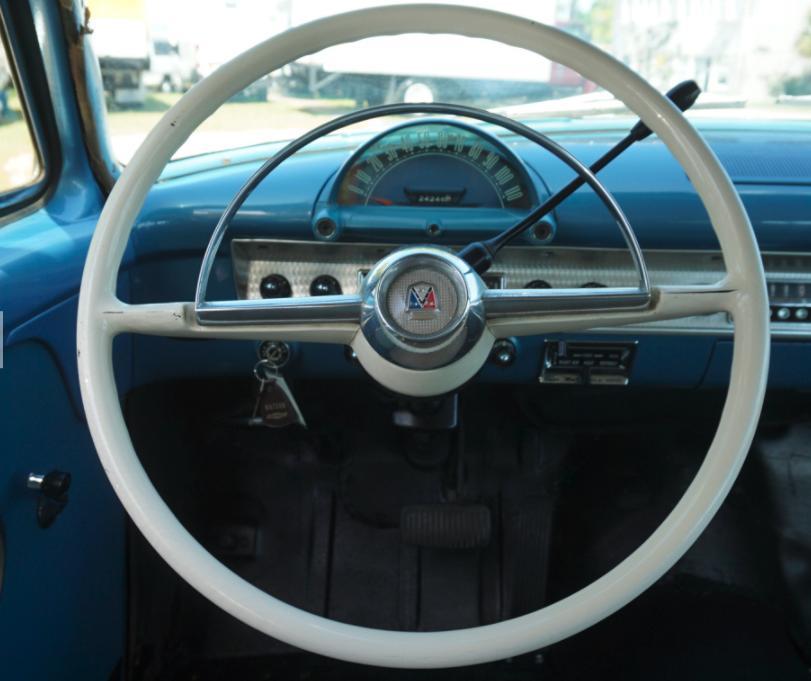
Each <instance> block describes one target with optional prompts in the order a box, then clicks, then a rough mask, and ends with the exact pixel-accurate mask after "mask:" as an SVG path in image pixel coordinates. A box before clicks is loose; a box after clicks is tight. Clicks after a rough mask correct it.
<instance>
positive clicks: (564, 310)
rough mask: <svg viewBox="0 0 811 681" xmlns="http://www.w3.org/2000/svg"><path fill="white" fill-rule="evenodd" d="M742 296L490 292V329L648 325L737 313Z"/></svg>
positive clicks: (693, 289)
mask: <svg viewBox="0 0 811 681" xmlns="http://www.w3.org/2000/svg"><path fill="white" fill-rule="evenodd" d="M737 293H738V292H737V291H736V290H735V289H734V288H730V287H728V286H725V285H723V284H721V285H714V286H659V287H654V288H653V289H651V291H650V292H648V291H645V290H642V289H637V288H601V289H543V290H530V289H527V290H523V289H515V290H509V289H507V290H488V291H487V292H486V293H485V294H484V296H483V300H484V305H485V314H486V319H487V326H488V328H489V329H490V331H491V332H492V333H493V335H494V336H496V337H504V336H530V335H536V334H542V333H553V332H561V331H586V330H589V329H595V328H606V327H614V326H626V325H629V324H644V323H647V322H655V321H663V320H667V319H680V318H682V317H693V316H698V315H708V314H714V313H717V312H732V310H733V308H734V304H735V297H736V295H737Z"/></svg>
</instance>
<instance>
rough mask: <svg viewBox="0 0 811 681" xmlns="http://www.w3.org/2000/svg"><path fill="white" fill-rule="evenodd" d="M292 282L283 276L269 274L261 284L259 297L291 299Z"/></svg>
mask: <svg viewBox="0 0 811 681" xmlns="http://www.w3.org/2000/svg"><path fill="white" fill-rule="evenodd" d="M291 293H292V289H291V288H290V282H289V281H287V279H285V278H284V277H283V276H282V275H281V274H269V275H268V276H266V277H265V278H264V279H262V281H260V282H259V295H260V296H262V297H263V298H289V297H290V294H291Z"/></svg>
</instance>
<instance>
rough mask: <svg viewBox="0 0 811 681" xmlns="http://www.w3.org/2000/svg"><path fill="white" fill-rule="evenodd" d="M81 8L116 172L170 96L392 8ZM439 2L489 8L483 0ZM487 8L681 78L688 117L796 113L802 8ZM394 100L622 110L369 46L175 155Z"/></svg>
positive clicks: (805, 63)
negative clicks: (689, 94)
mask: <svg viewBox="0 0 811 681" xmlns="http://www.w3.org/2000/svg"><path fill="white" fill-rule="evenodd" d="M445 1H446V2H448V0H445ZM450 1H451V2H453V1H454V0H450ZM87 4H88V7H89V9H90V12H91V28H92V30H93V33H92V40H93V46H94V50H95V53H96V56H97V58H98V60H99V66H100V70H101V74H102V80H103V84H104V90H105V96H106V102H107V111H108V119H109V120H108V122H109V130H110V135H111V138H112V146H113V150H114V153H115V154H116V156H117V157H118V160H120V161H121V162H123V163H126V162H127V161H128V160H129V159H130V158H131V156H132V154H133V153H134V152H135V149H137V148H138V146H139V145H140V143H141V141H142V140H143V138H144V137H145V136H146V134H147V132H148V131H149V130H150V129H151V128H152V126H153V125H154V124H155V123H156V122H157V120H158V119H159V118H160V116H162V115H163V113H164V112H165V111H166V110H167V109H168V108H169V107H170V106H171V105H172V104H173V103H174V102H175V101H177V99H178V98H179V97H180V96H181V95H182V93H183V92H184V91H185V90H187V89H188V88H189V87H191V86H192V85H193V84H194V83H195V82H196V81H197V80H199V79H200V78H203V77H205V76H206V75H208V74H209V73H211V72H212V71H214V70H215V69H216V68H218V67H219V66H220V65H222V64H224V63H225V62H226V61H228V60H229V59H231V58H232V57H234V56H236V55H237V54H239V53H240V52H241V51H243V50H245V49H246V48H247V47H249V46H251V45H253V44H255V43H257V42H259V41H261V40H263V39H265V38H267V37H270V36H272V35H274V34H277V33H280V32H282V31H284V30H286V29H288V28H290V27H292V26H296V25H299V24H302V23H305V22H308V21H311V20H313V19H317V18H320V17H323V16H327V15H330V14H335V13H338V12H343V11H348V10H353V9H359V8H362V7H368V6H373V5H381V4H395V3H387V2H385V1H381V0H328V1H327V0H88V2H87ZM454 4H465V5H474V6H481V7H493V3H492V2H490V1H489V0H464V2H462V1H461V0H459V1H458V2H454ZM497 7H498V9H499V10H502V11H505V12H510V13H513V14H517V15H521V16H524V17H527V18H529V19H532V20H535V21H540V22H543V23H546V24H551V25H554V26H557V27H559V28H562V29H564V30H566V31H569V32H570V33H573V34H575V35H577V36H579V37H581V38H583V39H585V40H588V41H590V42H592V43H594V44H596V45H597V46H599V47H601V48H603V49H605V50H607V51H608V52H610V53H611V54H613V55H614V56H615V57H617V58H619V59H621V60H622V61H623V62H625V63H626V64H628V65H629V66H630V67H631V68H633V69H635V70H636V71H638V72H639V73H640V74H641V75H642V76H643V77H645V78H646V79H648V80H649V81H650V82H651V83H652V84H653V85H655V86H656V87H658V88H660V89H662V90H666V89H668V88H669V87H670V86H672V85H673V84H675V83H676V82H678V81H680V80H684V79H686V78H693V79H695V80H696V81H697V82H698V83H699V85H700V86H701V88H702V90H703V94H702V96H701V98H700V99H699V102H698V104H697V105H696V107H695V108H694V110H693V111H691V112H690V115H691V116H693V117H721V118H724V119H751V118H758V119H767V120H771V119H806V118H808V115H809V113H811V0H792V2H780V3H775V2H774V0H501V1H500V2H499V3H498V4H497ZM404 101H405V102H425V101H429V102H430V101H444V102H454V103H460V104H468V105H473V106H479V107H483V108H486V109H495V110H499V111H501V112H502V113H507V114H508V115H511V116H513V117H515V118H518V119H522V120H524V121H533V122H535V121H537V122H540V121H544V120H549V119H569V118H591V117H600V118H605V117H610V116H619V115H627V112H626V111H625V110H624V108H623V107H622V106H621V105H620V104H619V103H618V102H616V101H615V100H614V99H613V98H612V97H611V96H610V95H608V93H606V92H603V91H601V90H600V89H599V88H597V87H596V86H595V85H594V84H593V83H591V82H589V81H587V80H585V79H584V78H583V77H581V76H580V75H579V74H578V73H575V72H574V71H572V70H571V69H568V68H566V67H564V66H561V65H560V64H553V63H550V62H549V61H547V60H544V59H542V58H540V57H538V56H537V55H535V54H532V53H529V52H527V51H524V50H519V49H515V48H510V47H507V46H504V45H500V44H497V43H493V42H491V41H486V40H474V39H470V38H463V37H459V36H446V35H437V36H427V35H403V36H394V37H385V38H371V39H368V40H365V41H360V42H356V43H351V44H346V45H339V46H336V47H333V48H330V49H328V50H324V51H323V52H320V53H317V54H314V55H310V56H308V57H305V58H303V59H301V60H299V61H298V62H295V63H293V64H290V65H288V66H286V67H284V68H282V69H280V70H279V71H276V72H274V73H272V74H269V75H268V77H266V78H263V79H261V80H260V81H258V82H256V83H254V84H252V85H251V86H250V87H248V88H246V89H245V90H243V91H242V92H241V93H239V94H238V95H237V96H235V97H233V98H232V100H231V101H229V102H227V103H226V104H225V105H224V106H222V107H221V108H220V110H219V111H218V112H217V113H215V114H214V115H213V116H211V117H210V118H209V119H208V120H207V121H206V122H205V123H204V124H203V125H202V126H201V127H200V128H199V129H198V130H197V132H195V133H194V135H192V137H191V138H190V139H189V140H188V142H187V143H186V144H185V145H184V146H183V147H181V149H180V150H179V151H178V152H177V154H176V155H175V158H181V157H186V156H192V155H196V154H201V153H208V152H212V151H219V150H228V149H235V148H238V147H244V146H247V145H252V144H259V143H264V142H269V141H278V140H286V139H291V138H294V137H296V136H298V135H300V134H301V133H303V132H305V131H306V130H309V129H310V128H312V127H313V126H315V125H317V124H319V123H321V122H323V121H325V120H328V119H330V118H333V117H334V116H336V115H339V114H343V113H346V112H349V111H352V110H354V109H358V108H362V107H365V106H369V105H373V104H382V103H390V102H404ZM389 124H391V120H390V119H389V120H387V121H376V122H371V123H369V124H368V125H371V126H374V127H375V128H381V127H384V126H385V125H389Z"/></svg>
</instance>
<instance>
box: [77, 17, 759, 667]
mask: <svg viewBox="0 0 811 681" xmlns="http://www.w3.org/2000/svg"><path fill="white" fill-rule="evenodd" d="M401 33H451V34H460V35H466V36H471V37H477V38H490V39H493V40H496V41H499V42H503V43H506V44H509V45H513V46H516V47H522V48H525V49H528V50H530V51H533V52H536V53H538V54H540V55H541V56H544V57H546V58H548V59H551V60H552V61H555V62H559V63H561V64H564V65H566V66H568V67H570V68H572V69H574V70H576V71H578V72H579V73H581V74H582V75H583V76H585V77H586V78H588V79H589V80H592V81H594V82H596V83H598V84H599V85H601V86H602V87H604V88H605V89H607V90H609V91H610V92H611V93H612V94H614V95H615V96H616V97H617V98H618V99H620V100H621V101H623V102H624V103H625V104H626V105H627V106H628V107H629V108H630V109H631V110H632V111H634V112H635V113H636V114H637V115H638V116H639V117H640V118H641V119H642V120H643V121H644V122H645V123H646V124H647V125H648V126H649V127H650V128H651V129H652V130H653V131H654V132H655V133H656V134H657V135H658V136H659V138H660V139H661V140H662V141H663V142H664V143H665V144H666V145H667V146H668V147H669V149H670V150H671V152H672V153H673V154H674V155H675V157H676V158H677V159H678V161H679V162H680V163H681V165H682V167H683V168H684V170H685V171H686V172H687V175H688V176H689V177H690V179H691V180H692V182H693V184H694V186H695V188H696V190H697V192H698V194H699V196H700V198H701V200H702V201H703V203H704V205H705V207H706V209H707V212H708V214H709V216H710V220H711V222H712V225H713V227H714V229H715V231H716V234H717V236H718V240H719V242H720V244H721V249H722V252H723V255H724V258H725V262H726V265H727V272H728V274H727V279H726V280H725V283H726V284H727V285H728V287H729V289H730V290H735V291H736V293H735V295H734V306H733V307H734V309H733V310H732V313H733V315H734V318H735V332H734V334H735V335H734V338H735V346H734V352H733V361H732V374H731V379H730V388H729V392H728V395H727V400H726V403H725V406H724V409H723V412H722V416H721V420H720V422H719V426H718V431H717V433H716V435H715V438H714V440H713V442H712V445H711V447H710V449H709V451H708V453H707V456H706V458H705V460H704V462H703V464H702V466H701V467H700V469H699V471H698V473H697V474H696V477H695V479H694V480H693V481H692V483H691V484H690V486H689V488H688V489H687V491H686V492H685V494H684V496H683V497H682V499H681V500H680V501H679V503H678V504H677V505H676V507H675V508H674V509H673V511H672V512H671V513H670V514H669V515H668V517H667V518H666V519H665V521H664V522H663V523H662V524H661V525H660V526H659V528H658V529H657V530H656V531H655V532H654V533H653V534H652V535H651V536H650V537H649V538H648V539H647V540H646V541H645V542H644V543H643V544H642V545H641V546H640V547H639V548H638V549H637V550H636V551H634V553H632V554H631V555H630V556H629V557H628V558H626V559H625V560H624V561H623V562H622V563H620V564H619V565H617V566H616V567H615V568H614V569H612V570H611V571H610V572H608V573H606V574H605V575H604V576H603V577H601V578H600V579H598V580H597V581H595V582H593V583H592V584H590V585H589V586H587V587H585V588H583V589H582V590H580V591H578V592H576V593H574V594H572V595H570V596H568V597H566V598H564V599H563V600H561V601H558V602H556V603H554V604H552V605H549V606H547V607H545V608H543V609H541V610H538V611H536V612H533V613H530V614H528V615H524V616H522V617H518V618H515V619H512V620H507V621H504V622H500V623H497V624H491V625H487V626H482V627H476V628H472V629H462V630H455V631H444V632H431V633H424V632H394V631H384V630H376V629H367V628H363V627H357V626H353V625H349V624H343V623H340V622H335V621H332V620H328V619H325V618H323V617H319V616H317V615H313V614H310V613H307V612H305V611H303V610H299V609H297V608H295V607H293V606H290V605H288V604H286V603H283V602H282V601H279V600H278V599H276V598H274V597H272V596H270V595H268V594H266V593H265V592H263V591H261V590H260V589H258V588H256V587H254V586H252V585H251V584H249V583H248V582H246V581H245V580H243V579H242V578H241V577H239V576H238V575H236V574H235V573H234V572H232V571H231V570H229V569H228V568H227V567H225V566H224V565H223V564H221V563H220V562H219V561H217V560H216V559H215V558H214V557H213V556H212V555H211V554H209V553H208V552H207V551H206V550H205V549H204V548H203V547H202V546H201V545H200V544H199V543H198V542H197V540H195V539H194V537H192V536H191V534H189V532H187V531H186V529H185V528H184V527H183V526H182V525H181V524H180V522H179V521H178V520H177V518H176V517H175V515H174V514H173V513H172V511H171V510H170V509H169V507H168V506H167V505H166V504H165V502H164V501H163V499H162V498H161V497H160V496H159V494H158V493H157V491H156V490H155V488H154V487H153V485H152V483H151V482H150V480H149V478H148V477H147V475H146V473H145V471H144V469H143V467H142V466H141V464H140V461H139V460H138V457H137V455H136V453H135V451H134V449H133V446H132V442H131V439H130V436H129V433H128V431H127V428H126V424H125V422H124V418H123V415H122V412H121V408H120V404H119V399H118V394H117V390H116V386H115V380H114V376H113V367H112V338H113V336H114V335H115V333H116V329H115V327H114V326H113V325H111V324H110V323H109V321H108V318H109V315H107V316H105V310H110V309H112V308H113V307H114V306H115V304H116V303H117V301H116V299H115V284H116V280H117V275H118V268H119V265H120V263H121V259H122V256H123V253H124V249H125V246H126V243H127V240H128V237H129V233H130V230H131V228H132V225H133V224H134V222H135V220H136V218H137V215H138V213H139V211H140V209H141V207H142V205H143V203H144V200H145V198H146V196H147V193H148V192H149V190H150V188H151V187H152V185H153V184H154V182H155V181H156V180H157V178H158V176H159V174H160V173H161V171H162V169H163V168H164V166H165V165H166V163H167V162H168V161H169V160H170V158H171V156H172V154H173V153H174V152H175V151H176V150H177V149H178V148H179V147H180V146H181V145H182V144H183V142H184V141H185V140H186V139H187V138H188V136H189V135H190V134H191V133H192V132H193V131H194V129H196V127H197V126H198V125H199V124H200V123H201V122H202V121H203V120H204V119H205V118H207V117H208V116H209V115H210V114H211V113H213V112H214V111H215V110H216V109H217V108H218V107H219V106H220V105H221V104H222V103H223V102H225V101H226V100H227V99H228V98H229V97H230V96H232V95H234V94H236V93H237V92H239V91H240V90H241V89H243V88H244V87H246V86H247V85H249V84H250V83H252V82H253V81H255V80H256V79H258V78H260V77H262V76H263V75H265V74H266V73H268V72H270V71H273V70H275V69H277V68H279V67H281V66H283V65H284V64H286V63H288V62H290V61H293V60H295V59H297V58H300V57H301V56H304V55H306V54H310V53H313V52H316V51H318V50H320V49H323V48H326V47H329V46H331V45H334V44H339V43H344V42H351V41H354V40H358V39H362V38H365V37H370V36H377V35H393V34H401ZM77 324H78V329H77V348H78V350H77V352H78V364H79V377H80V384H81V390H82V399H83V402H84V405H85V412H86V415H87V421H88V425H89V428H90V432H91V434H92V436H93V441H94V443H95V445H96V448H97V451H98V455H99V458H100V460H101V462H102V465H103V466H104V469H105V471H106V473H107V476H108V477H109V479H110V481H111V483H112V485H113V487H114V489H115V491H116V493H117V494H118V496H119V498H120V499H121V502H122V504H123V505H124V507H125V509H126V511H127V512H128V513H129V515H130V517H131V518H132V519H133V521H134V522H135V524H136V525H137V526H138V528H139V529H140V531H141V532H142V533H143V534H144V536H145V537H146V539H147V540H148V541H149V542H150V543H151V544H152V546H153V547H154V548H155V549H156V550H157V551H158V553H159V554H160V555H161V556H162V557H163V558H164V559H165V560H166V561H167V562H168V563H169V565H171V567H172V568H173V569H174V570H175V571H176V572H177V573H178V574H179V575H181V576H182V577H183V578H184V579H185V580H186V581H187V582H189V584H191V585H192V586H193V587H195V588H196V589H197V590H198V591H199V592H200V593H202V594H203V595H204V596H206V597H207V598H209V599H210V600H211V601H212V602H214V603H215V604H217V605H218V606H219V607H221V608H223V609H224V610H226V611H228V612H229V613H231V614H232V615H234V616H235V617H237V618H238V619H240V620H242V621H243V622H245V623H246V624H249V625H250V626H252V627H254V628H256V629H258V630H260V631H263V632H265V633H266V634H269V635H271V636H273V637H275V638H277V639H280V640H282V641H286V642H287V643H290V644H292V645H295V646H298V647H300V648H303V649H306V650H310V651H313V652H316V653H319V654H322V655H327V656H330V657H334V658H339V659H343V660H348V661H352V662H361V663H366V664H373V665H382V666H390V667H425V668H428V667H444V666H459V665H468V664H474V663H479V662H486V661H491V660H495V659H502V658H506V657H510V656H514V655H518V654H521V653H525V652H528V651H531V650H535V649H538V648H540V647H543V646H546V645H549V644H551V643H554V642H556V641H559V640H562V639H564V638H566V637H568V636H570V635H572V634H575V633H577V632H579V631H581V630H583V629H585V628H587V627H588V626H591V625H592V624H594V623H595V622H597V621H599V620H601V619H602V618H604V617H606V616H608V615H610V614H611V613H613V612H615V611H616V610H618V609H619V608H621V607H622V606H623V605H625V604H626V603H628V602H629V601H630V600H632V599H633V598H634V597H636V596H637V595H639V594H640V593H641V592H642V591H644V590H645V589H646V588H647V587H648V586H650V585H651V584H652V583H653V582H654V581H656V580H657V579H658V578H659V577H660V576H661V575H662V574H663V573H664V572H665V571H666V570H668V569H669V568H670V567H671V566H672V565H673V564H674V563H675V562H676V560H678V558H679V557H681V556H682V555H683V554H684V552H685V551H686V550H687V549H688V548H689V547H690V545H691V544H692V543H693V541H695V539H696V538H697V537H698V536H699V534H700V533H701V532H702V530H703V529H704V528H705V526H706V525H707V523H708V522H709V521H710V519H711V518H712V517H713V515H714V514H715V512H716V510H717V509H718V507H719V505H720V504H721V502H722V501H723V499H724V498H725V496H726V494H727V492H728V491H729V488H730V487H731V485H732V483H733V482H734V480H735V478H736V476H737V473H738V471H739V469H740V466H741V464H742V463H743V461H744V459H745V456H746V453H747V451H748V448H749V446H750V444H751V441H752V438H753V436H754V431H755V427H756V424H757V421H758V417H759V414H760V408H761V405H762V400H763V395H764V391H765V385H766V373H767V368H768V350H769V347H768V346H769V327H768V298H767V294H766V288H765V280H764V276H763V268H762V263H761V259H760V255H759V251H758V248H757V243H756V241H755V237H754V234H753V232H752V228H751V225H750V224H749V221H748V218H747V217H746V214H745V212H744V210H743V207H742V205H741V203H740V200H739V198H738V196H737V194H736V192H735V190H734V188H733V186H732V184H731V182H730V180H729V178H728V177H727V175H726V173H725V172H724V170H723V169H722V167H721V166H720V164H719V163H718V161H717V159H716V158H715V156H714V155H713V153H712V152H711V151H710V149H709V148H708V147H707V145H706V144H705V143H704V141H703V140H702V139H701V137H700V136H699V135H698V133H697V132H696V131H695V130H694V129H693V128H692V127H691V126H690V124H689V123H687V121H686V120H685V119H684V117H683V116H682V115H681V114H680V113H679V112H678V111H677V110H676V109H675V107H673V106H672V105H671V104H670V103H669V102H668V101H667V100H666V99H665V98H664V97H662V95H660V94H659V93H658V92H657V91H656V90H654V89H653V88H652V87H651V86H650V85H648V84H647V83H646V82H645V81H643V80H642V79H641V78H640V77H639V76H637V75H636V74H634V73H633V72H632V71H630V70H629V69H628V68H627V67H625V66H624V65H622V64H621V63H619V62H618V61H616V60H614V59H613V58H612V57H610V56H608V55H607V54H605V53H603V52H601V51H600V50H598V49H597V48H595V47H593V46H591V45H588V44H587V43H585V42H582V41H580V40H578V39H576V38H574V37H572V36H570V35H568V34H566V33H563V32H562V31H560V30H558V29H555V28H552V27H549V26H544V25H541V24H537V23H534V22H531V21H528V20H526V19H521V18H518V17H514V16H510V15H507V14H501V13H497V12H492V11H489V10H482V9H471V8H464V7H459V6H445V5H400V6H392V7H385V8H375V9H366V10H360V11H357V12H350V13H347V14H342V15H337V16H334V17H330V18H326V19H322V20H319V21H315V22H312V23H310V24H306V25H303V26H300V27H297V28H293V29H291V30H289V31H287V32H285V33H283V34H281V35H278V36H276V37H274V38H271V39H269V40H267V41H265V42H263V43H261V44H259V45H257V46H255V47H253V48H251V49H249V50H248V51H246V52H244V53H243V54H241V55H240V56H238V57H236V58H235V59H234V60H232V61H231V62H229V63H228V64H226V65H224V66H223V67H221V68H220V69H218V70H217V71H216V72H214V73H213V74H211V75H210V76H209V77H208V78H206V79H205V80H203V81H201V82H200V83H198V84H197V85H196V86H195V87H193V88H192V89H191V90H190V91H189V92H188V93H187V94H186V95H184V96H183V97H182V98H181V100H180V101H178V102H177V104H175V106H173V107H172V108H171V109H170V110H169V111H168V112H167V113H166V114H165V116H164V117H163V118H162V119H161V120H160V122H159V123H158V124H157V125H156V126H155V128H154V129H153V130H152V131H151V132H150V134H149V135H148V137H147V138H146V140H145V141H144V143H143V144H142V146H141V147H140V148H139V150H138V151H137V153H136V154H135V156H134V157H133V159H132V161H131V162H130V164H129V165H128V166H127V167H126V169H125V170H124V172H123V173H122V175H121V178H120V179H119V181H118V183H117V184H116V186H115V187H114V189H113V191H112V193H111V194H110V197H109V198H108V200H107V203H106V205H105V207H104V210H103V212H102V215H101V218H100V220H99V223H98V226H97V228H96V232H95V234H94V236H93V240H92V243H91V246H90V250H89V253H88V257H87V262H86V265H85V270H84V276H83V278H82V285H81V293H80V300H79V314H78V323H77Z"/></svg>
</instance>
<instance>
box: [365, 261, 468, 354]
mask: <svg viewBox="0 0 811 681" xmlns="http://www.w3.org/2000/svg"><path fill="white" fill-rule="evenodd" d="M483 289H484V284H483V283H482V280H481V279H480V277H479V276H478V275H477V274H476V273H475V272H474V271H473V270H472V269H471V268H470V266H469V265H468V264H467V263H466V262H464V261H463V260H461V259H460V258H458V257H456V256H455V255H454V254H453V253H451V252H450V251H446V250H443V249H440V248H435V247H427V246H426V247H422V248H406V249H402V250H399V251H395V252H394V253H392V254H391V255H389V256H387V257H386V258H384V259H383V260H381V261H380V262H378V263H377V265H375V267H374V268H373V269H372V270H371V271H370V272H369V274H368V275H367V276H366V278H365V279H364V282H363V287H362V291H361V295H362V299H363V312H362V318H361V330H362V332H363V334H364V336H365V337H366V339H367V340H368V341H369V344H370V345H371V346H372V348H374V350H375V351H376V352H377V353H378V354H380V355H381V356H382V357H384V358H385V359H387V360H389V361H390V362H393V363H394V364H397V365H399V366H402V367H406V368H409V369H436V368H439V367H442V366H446V365H448V364H451V363H453V362H454V361H456V360H457V359H459V358H460V357H461V356H462V355H464V354H465V353H466V352H467V351H468V350H469V349H470V348H471V347H472V346H473V345H474V344H475V343H476V341H477V340H478V339H479V338H480V337H481V335H482V332H483V330H484V309H483V304H482V300H481V296H482V291H483Z"/></svg>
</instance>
